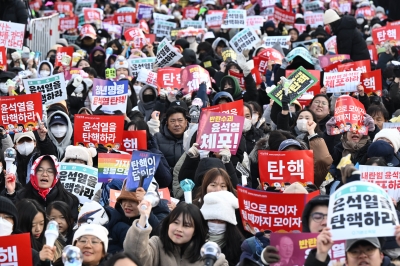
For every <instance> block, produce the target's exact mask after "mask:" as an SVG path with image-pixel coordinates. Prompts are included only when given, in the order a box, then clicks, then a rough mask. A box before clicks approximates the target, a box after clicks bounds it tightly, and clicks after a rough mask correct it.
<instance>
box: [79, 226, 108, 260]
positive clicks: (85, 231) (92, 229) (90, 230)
mask: <svg viewBox="0 0 400 266" xmlns="http://www.w3.org/2000/svg"><path fill="white" fill-rule="evenodd" d="M81 236H95V237H98V238H99V239H100V240H101V242H103V244H104V254H107V249H108V230H107V229H106V228H105V227H104V226H102V225H98V224H83V225H82V226H80V227H79V228H78V230H76V232H75V234H74V238H73V239H72V244H73V245H74V246H76V243H75V242H76V241H77V240H78V238H80V237H81Z"/></svg>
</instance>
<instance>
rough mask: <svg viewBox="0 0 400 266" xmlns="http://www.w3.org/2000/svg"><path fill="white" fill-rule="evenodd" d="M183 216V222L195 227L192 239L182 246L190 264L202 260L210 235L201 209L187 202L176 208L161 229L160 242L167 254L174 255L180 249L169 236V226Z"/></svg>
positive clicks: (164, 221) (165, 219) (166, 218)
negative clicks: (201, 254)
mask: <svg viewBox="0 0 400 266" xmlns="http://www.w3.org/2000/svg"><path fill="white" fill-rule="evenodd" d="M180 215H182V218H183V222H184V223H188V224H190V226H192V227H194V232H193V236H192V239H190V241H189V242H188V243H185V244H184V245H182V246H181V250H182V254H183V252H186V253H187V254H188V256H187V259H189V261H190V263H194V262H196V261H199V260H201V256H200V248H201V246H203V244H204V243H205V242H206V237H207V234H208V225H207V222H206V221H205V220H204V217H203V214H202V213H201V211H200V209H199V208H198V207H197V206H195V205H193V204H187V203H185V202H182V203H179V204H178V205H177V206H176V208H175V209H174V210H173V211H172V212H171V213H170V214H169V215H168V216H167V217H165V218H164V220H163V222H162V224H161V228H160V236H159V237H160V241H161V243H162V244H163V247H164V250H165V253H167V254H169V255H171V256H172V255H173V252H174V251H175V249H176V248H177V247H178V246H177V245H176V244H175V243H174V242H172V240H171V239H170V238H169V236H168V229H169V225H170V224H172V223H173V222H175V221H176V219H178V217H179V216H180Z"/></svg>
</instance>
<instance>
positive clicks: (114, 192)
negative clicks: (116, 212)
mask: <svg viewBox="0 0 400 266" xmlns="http://www.w3.org/2000/svg"><path fill="white" fill-rule="evenodd" d="M119 195H121V191H120V190H115V189H112V188H111V189H110V202H109V205H110V206H111V207H113V208H115V204H116V203H117V199H118V197H119Z"/></svg>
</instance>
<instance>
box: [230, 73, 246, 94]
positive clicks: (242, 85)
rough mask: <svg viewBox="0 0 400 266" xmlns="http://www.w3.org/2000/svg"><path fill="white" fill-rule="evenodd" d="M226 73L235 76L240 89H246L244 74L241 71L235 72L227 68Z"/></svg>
mask: <svg viewBox="0 0 400 266" xmlns="http://www.w3.org/2000/svg"><path fill="white" fill-rule="evenodd" d="M228 75H229V76H232V77H234V78H236V79H237V81H238V83H239V87H240V88H241V89H242V90H246V86H245V83H244V75H243V74H242V73H237V72H236V71H232V70H228Z"/></svg>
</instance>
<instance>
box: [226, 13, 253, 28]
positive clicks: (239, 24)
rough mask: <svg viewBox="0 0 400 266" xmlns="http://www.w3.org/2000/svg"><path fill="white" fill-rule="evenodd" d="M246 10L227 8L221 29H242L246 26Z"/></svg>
mask: <svg viewBox="0 0 400 266" xmlns="http://www.w3.org/2000/svg"><path fill="white" fill-rule="evenodd" d="M246 16H247V15H246V10H241V9H228V13H227V14H226V18H225V19H224V23H223V24H222V25H221V28H222V29H243V28H246Z"/></svg>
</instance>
